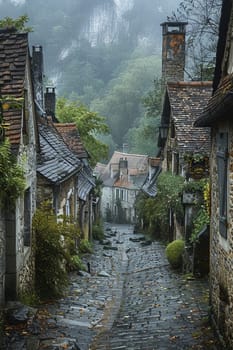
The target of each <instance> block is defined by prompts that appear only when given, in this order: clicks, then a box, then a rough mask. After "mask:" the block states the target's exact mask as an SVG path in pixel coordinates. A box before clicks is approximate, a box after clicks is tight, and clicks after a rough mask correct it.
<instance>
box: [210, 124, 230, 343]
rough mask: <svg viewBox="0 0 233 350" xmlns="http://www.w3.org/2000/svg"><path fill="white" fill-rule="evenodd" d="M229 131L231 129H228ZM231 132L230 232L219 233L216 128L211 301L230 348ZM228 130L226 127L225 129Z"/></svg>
mask: <svg viewBox="0 0 233 350" xmlns="http://www.w3.org/2000/svg"><path fill="white" fill-rule="evenodd" d="M228 130H229V129H228ZM230 130H231V131H229V169H228V220H227V221H228V232H227V239H225V238H223V237H222V236H221V235H220V233H219V195H218V192H219V191H218V171H217V163H216V156H215V155H216V152H217V145H216V131H217V130H213V140H212V155H213V157H211V158H212V164H211V174H212V176H211V181H212V184H211V193H212V194H211V196H212V198H211V225H210V227H211V231H210V301H211V308H212V309H211V313H212V320H213V323H214V325H215V327H216V328H217V330H218V331H219V334H220V337H222V338H223V339H224V340H225V342H226V346H228V347H227V348H230V349H233V227H232V226H233V221H232V220H233V129H230ZM223 131H226V130H223Z"/></svg>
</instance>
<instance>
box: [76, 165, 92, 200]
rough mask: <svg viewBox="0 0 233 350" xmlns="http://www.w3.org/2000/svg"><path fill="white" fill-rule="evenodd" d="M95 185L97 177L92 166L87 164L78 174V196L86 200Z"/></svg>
mask: <svg viewBox="0 0 233 350" xmlns="http://www.w3.org/2000/svg"><path fill="white" fill-rule="evenodd" d="M94 187H95V178H94V177H93V175H92V170H91V168H90V167H87V166H85V167H84V168H83V169H82V170H81V172H80V173H79V175H78V196H79V198H80V199H82V200H84V201H86V200H87V197H88V195H89V193H90V192H91V190H92V189H93V188H94Z"/></svg>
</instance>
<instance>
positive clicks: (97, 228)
mask: <svg viewBox="0 0 233 350" xmlns="http://www.w3.org/2000/svg"><path fill="white" fill-rule="evenodd" d="M92 236H93V238H94V239H96V240H97V241H102V240H103V239H104V228H103V224H102V222H101V221H99V222H96V223H95V225H93V228H92Z"/></svg>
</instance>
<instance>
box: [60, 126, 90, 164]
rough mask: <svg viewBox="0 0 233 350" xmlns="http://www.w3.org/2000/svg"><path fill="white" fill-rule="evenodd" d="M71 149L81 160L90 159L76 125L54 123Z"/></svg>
mask: <svg viewBox="0 0 233 350" xmlns="http://www.w3.org/2000/svg"><path fill="white" fill-rule="evenodd" d="M54 126H55V128H56V129H57V130H58V131H59V133H60V134H61V135H62V137H63V139H64V141H65V142H66V143H67V145H68V146H69V147H70V149H71V150H72V151H73V152H74V153H75V154H76V155H77V156H78V157H79V158H80V159H81V158H88V153H87V151H86V150H85V148H84V146H83V143H82V141H81V138H80V135H79V132H78V129H77V126H76V124H75V123H54Z"/></svg>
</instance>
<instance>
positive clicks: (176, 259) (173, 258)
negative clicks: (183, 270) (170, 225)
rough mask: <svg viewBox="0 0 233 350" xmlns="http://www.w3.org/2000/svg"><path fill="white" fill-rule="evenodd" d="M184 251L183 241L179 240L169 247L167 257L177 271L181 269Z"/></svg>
mask: <svg viewBox="0 0 233 350" xmlns="http://www.w3.org/2000/svg"><path fill="white" fill-rule="evenodd" d="M183 251H184V241H183V240H181V239H177V240H175V241H173V242H171V243H169V244H168V245H167V248H166V256H167V260H168V261H169V263H170V264H171V266H172V267H174V268H176V269H177V268H179V267H181V265H182V254H183Z"/></svg>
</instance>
